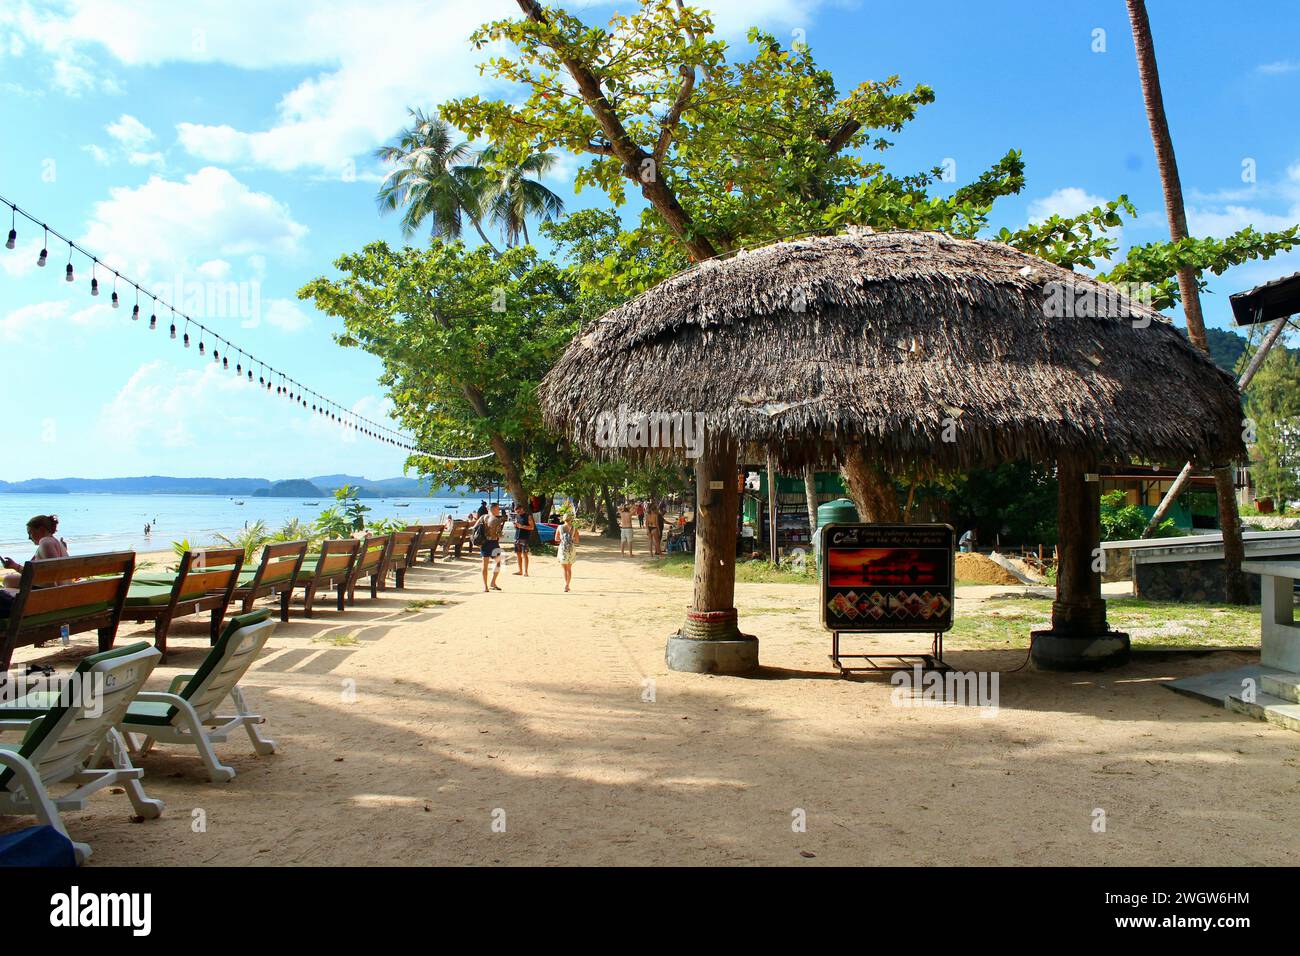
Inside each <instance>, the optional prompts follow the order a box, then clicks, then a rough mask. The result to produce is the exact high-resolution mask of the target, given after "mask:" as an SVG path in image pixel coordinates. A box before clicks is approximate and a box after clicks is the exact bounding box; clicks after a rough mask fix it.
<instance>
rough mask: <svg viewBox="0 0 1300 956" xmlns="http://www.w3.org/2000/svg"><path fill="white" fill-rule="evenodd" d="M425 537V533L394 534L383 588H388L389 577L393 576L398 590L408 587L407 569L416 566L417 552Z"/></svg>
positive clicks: (399, 532)
mask: <svg viewBox="0 0 1300 956" xmlns="http://www.w3.org/2000/svg"><path fill="white" fill-rule="evenodd" d="M423 536H424V532H423V531H395V532H393V544H392V546H391V547H390V548H389V549H388V565H387V567H386V568H385V569H384V579H383V583H382V584H381V586H383V587H386V586H387V584H388V575H389V574H392V575H394V576H395V578H396V579H397V590H399V591H401V590H403V589H404V588H405V587H406V569H407V568H410V567H412V566H413V565H414V564H415V551H416V549H417V548H418V547H419V546H420V541H421V539H422V538H423Z"/></svg>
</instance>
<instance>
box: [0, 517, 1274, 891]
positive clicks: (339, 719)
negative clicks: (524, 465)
mask: <svg viewBox="0 0 1300 956" xmlns="http://www.w3.org/2000/svg"><path fill="white" fill-rule="evenodd" d="M643 544H644V542H641V546H643ZM643 561H644V557H641V558H638V559H636V560H626V559H620V558H619V557H618V555H617V549H616V548H613V547H611V546H609V545H608V544H606V543H604V542H596V541H594V540H591V539H588V540H584V545H583V548H582V549H581V553H580V560H579V563H578V565H577V568H576V575H575V583H576V586H577V590H576V591H575V592H574V593H572V594H564V593H562V589H563V584H562V580H561V577H560V573H559V569H558V568H557V567H556V565H555V563H554V560H553V559H546V558H538V559H537V560H536V561H535V562H534V566H533V574H532V576H531V577H529V578H520V577H515V576H512V575H510V574H509V572H510V571H512V570H513V567H508V568H507V571H506V573H504V574H503V576H502V582H503V585H504V587H505V591H504V592H502V593H492V594H484V593H482V585H481V581H480V579H479V576H478V568H477V561H473V562H471V561H469V560H462V561H459V562H456V561H453V562H451V563H450V564H445V563H443V562H439V563H438V565H437V566H436V567H434V568H432V569H426V568H421V569H418V570H416V571H414V572H412V574H411V575H410V577H409V578H408V587H407V590H406V591H405V592H397V591H392V590H390V591H387V592H385V593H384V594H383V595H382V596H381V598H380V599H379V600H377V601H373V602H372V601H369V600H368V599H367V600H362V599H361V598H360V596H359V597H358V603H357V606H356V608H355V609H353V610H350V611H349V612H348V613H346V614H344V615H342V616H339V615H337V614H335V613H334V612H333V611H320V612H318V617H317V619H316V620H314V621H304V620H302V619H301V618H300V617H299V616H298V615H296V614H295V616H294V619H293V620H292V621H291V622H290V623H289V624H287V625H282V626H281V628H280V629H279V630H278V631H277V633H276V634H275V635H274V637H273V638H272V640H271V643H270V645H269V651H268V653H267V654H266V655H265V657H264V658H263V659H262V660H261V661H260V662H259V663H258V664H257V665H256V667H255V669H254V670H253V671H252V672H251V673H250V675H249V677H248V678H247V680H246V682H245V687H246V691H247V693H248V696H249V698H250V701H251V702H252V703H253V705H254V706H256V707H258V708H260V709H262V710H263V711H264V712H265V713H266V714H267V715H268V717H269V722H268V724H267V728H266V729H267V733H268V734H269V735H270V736H272V737H274V738H275V739H276V740H277V741H278V742H279V744H280V745H281V751H280V753H278V754H276V755H274V756H271V757H256V756H254V755H253V754H252V752H251V748H250V747H249V746H248V743H247V740H246V739H244V738H232V741H231V742H230V743H228V744H226V745H224V746H223V747H222V748H221V753H222V755H223V759H225V760H226V761H227V762H228V763H230V764H231V765H232V766H234V767H235V768H236V770H237V771H238V776H237V777H236V778H235V780H233V781H232V782H231V783H229V784H224V785H213V784H209V783H208V782H207V781H206V778H205V777H204V775H203V774H202V771H201V768H200V766H199V763H198V760H197V758H196V756H195V755H194V754H193V753H191V752H184V751H179V750H177V749H175V748H172V749H168V750H163V751H161V752H157V753H155V754H153V755H150V756H148V757H147V758H145V759H143V760H142V761H141V763H142V766H144V767H145V769H146V774H147V775H146V778H145V785H146V788H147V789H148V791H149V792H150V794H151V795H152V796H156V797H160V798H162V799H163V800H164V801H165V802H166V804H167V811H166V813H165V814H164V815H163V817H162V818H161V819H159V820H152V821H147V822H144V823H138V824H137V823H132V822H130V821H129V820H128V813H129V805H128V804H127V802H126V800H125V798H123V797H119V796H111V795H104V794H101V795H98V796H97V797H95V798H94V799H93V800H92V802H91V806H90V808H89V809H87V810H86V811H84V812H79V813H69V814H67V815H66V819H67V822H68V825H69V827H70V829H71V830H72V831H73V833H74V834H75V835H76V836H77V838H78V839H84V840H88V841H89V842H91V844H92V845H93V846H94V849H95V857H94V859H93V861H92V865H93V864H100V865H123V864H154V865H157V864H173V863H175V864H205V863H211V864H226V865H247V864H312V865H357V864H394V863H396V864H481V863H486V864H492V863H502V864H577V863H582V864H637V863H643V864H687V865H695V864H726V863H763V864H772V863H776V864H801V865H816V864H818V863H832V864H885V863H899V864H1017V863H1025V864H1029V863H1062V864H1064V863H1081V864H1095V865H1115V864H1145V865H1162V864H1225V865H1241V864H1290V863H1292V862H1294V860H1295V856H1296V852H1297V850H1298V849H1300V837H1298V836H1297V834H1298V833H1300V830H1298V829H1297V827H1296V821H1297V819H1300V735H1296V734H1293V733H1288V732H1287V731H1284V730H1281V729H1278V728H1276V727H1273V726H1270V725H1266V724H1261V723H1257V722H1254V721H1251V720H1248V719H1245V718H1242V717H1238V716H1234V715H1230V714H1227V713H1225V712H1223V711H1216V710H1214V709H1212V708H1209V707H1207V706H1205V705H1203V704H1199V703H1197V702H1195V701H1191V700H1188V699H1185V698H1183V697H1180V696H1178V695H1175V694H1172V693H1170V692H1169V691H1167V690H1165V689H1163V688H1162V687H1160V683H1161V682H1162V681H1163V680H1166V679H1169V678H1173V677H1178V676H1183V675H1184V674H1187V673H1192V672H1194V671H1199V670H1208V669H1219V668H1223V667H1229V666H1237V665H1238V664H1240V663H1244V662H1245V661H1246V660H1247V659H1248V658H1247V656H1246V655H1213V656H1211V657H1207V658H1189V657H1186V656H1180V657H1178V658H1176V659H1170V660H1166V661H1160V660H1143V661H1141V662H1139V663H1135V664H1133V665H1132V666H1130V667H1128V668H1126V669H1124V670H1122V671H1120V672H1117V673H1111V674H1104V675H1101V676H1099V677H1093V676H1087V675H1054V674H1045V673H1036V672H1033V671H1020V672H1017V673H1008V674H1004V675H1002V677H1001V681H1000V691H1001V700H1000V704H1001V706H1000V708H999V709H998V710H997V711H996V713H995V714H994V715H993V716H981V711H980V710H978V709H975V708H961V707H900V706H896V705H894V704H893V703H891V691H892V688H891V686H890V684H889V683H888V680H887V679H885V678H883V677H871V678H864V679H854V680H843V679H840V678H838V677H836V676H835V675H834V674H833V672H832V671H831V669H830V666H829V663H828V661H827V659H826V653H827V650H828V638H827V637H826V636H825V635H824V634H823V633H822V632H821V631H820V629H819V628H818V626H817V615H816V598H815V591H814V590H813V589H812V588H809V587H806V586H801V585H742V586H741V587H740V588H739V589H738V596H737V605H738V606H739V607H740V609H741V614H742V621H743V624H744V626H745V627H746V628H747V629H748V630H749V631H751V632H753V633H756V634H758V635H759V637H760V638H761V640H762V659H763V663H764V665H765V666H764V670H763V672H762V673H761V674H760V675H759V676H757V677H753V678H734V677H707V676H699V675H689V674H678V673H674V672H671V671H669V670H667V668H666V667H665V666H664V661H663V649H664V639H665V636H666V635H667V634H668V632H669V631H670V630H672V629H674V627H675V626H676V625H677V624H678V623H679V619H680V617H681V614H682V611H683V609H684V608H685V606H686V604H687V602H688V600H689V595H690V582H689V581H682V580H677V579H672V578H667V577H663V576H660V575H657V574H654V573H652V572H650V571H648V570H646V569H645V568H644V567H642V564H643ZM995 590H998V591H1003V592H1004V591H1006V590H1007V589H1006V588H996V589H995ZM972 596H974V595H972ZM981 596H982V595H981ZM431 599H438V600H443V601H445V602H446V603H445V604H443V605H441V606H432V607H425V608H420V609H415V610H408V609H407V606H408V603H409V602H411V601H421V600H431ZM173 635H174V636H173V647H174V648H175V650H174V652H173V654H172V656H171V658H170V659H169V661H168V663H167V665H165V666H162V667H160V668H159V669H158V670H157V671H156V672H155V675H154V678H153V683H154V685H156V686H159V687H162V686H165V685H166V683H167V681H168V680H169V679H170V675H171V674H174V673H177V672H181V671H188V670H192V669H193V668H194V666H195V665H196V664H197V663H198V661H199V660H200V659H201V657H202V654H203V650H204V648H205V646H206V641H205V640H204V636H203V631H202V628H201V626H199V625H195V624H178V625H177V626H176V628H175V629H174V631H173ZM123 637H125V629H124V635H123ZM901 643H910V644H911V645H912V646H914V647H917V648H919V647H920V646H921V645H922V644H923V643H924V641H923V640H922V639H917V640H915V641H910V642H909V641H908V640H907V639H904V640H903V641H902V642H901ZM899 645H900V641H898V640H894V641H892V642H891V646H893V647H898V646H899ZM83 650H84V648H83ZM42 656H46V657H50V656H53V657H57V658H63V659H64V660H65V661H66V658H67V652H61V653H53V652H52V651H51V650H49V649H46V650H33V649H30V648H28V649H26V653H25V654H20V655H19V660H20V661H24V660H32V659H36V658H40V657H42ZM1023 657H1024V652H1023V650H1019V651H984V650H978V651H977V650H966V651H963V650H962V649H961V647H960V646H951V645H950V649H949V659H950V662H951V663H953V664H954V665H955V666H956V667H958V668H960V669H966V670H991V669H1010V668H1012V667H1015V666H1016V665H1017V664H1019V663H1020V662H1021V660H1023ZM1097 810H1102V811H1104V813H1105V832H1094V821H1095V819H1096V813H1095V811H1097ZM799 819H803V820H805V821H806V831H805V832H797V831H796V829H795V828H794V827H793V826H792V824H796V823H797V822H798V820H799ZM27 823H30V818H27V819H25V820H24V819H20V818H12V817H10V818H0V829H12V828H15V827H17V826H22V825H26V824H27ZM502 827H504V830H503V832H501V831H502ZM808 854H812V855H811V856H810V855H808Z"/></svg>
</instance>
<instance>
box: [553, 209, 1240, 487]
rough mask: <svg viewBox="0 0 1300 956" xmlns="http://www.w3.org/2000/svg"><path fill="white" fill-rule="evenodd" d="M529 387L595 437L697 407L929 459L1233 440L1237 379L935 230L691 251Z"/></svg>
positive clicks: (1033, 262)
mask: <svg viewBox="0 0 1300 956" xmlns="http://www.w3.org/2000/svg"><path fill="white" fill-rule="evenodd" d="M1067 292H1068V293H1069V295H1068V296H1066V295H1065V293H1067ZM1066 298H1069V300H1070V305H1071V306H1074V308H1073V310H1072V312H1071V310H1070V309H1069V308H1068V307H1067V308H1066V309H1064V310H1063V309H1062V308H1060V306H1062V305H1063V303H1064V299H1066ZM1089 306H1094V307H1098V306H1099V307H1100V309H1099V310H1100V315H1096V314H1094V313H1095V312H1096V311H1097V309H1096V308H1094V309H1092V310H1090V309H1089ZM1062 311H1067V312H1070V313H1071V314H1065V315H1061V314H1059V313H1060V312H1062ZM1049 313H1052V314H1049ZM1081 313H1082V314H1081ZM540 397H541V401H542V407H543V410H544V412H545V415H546V418H547V420H548V422H549V423H550V424H551V425H552V426H554V427H556V428H558V429H559V430H561V431H564V432H565V433H567V434H568V435H570V436H571V437H572V438H573V439H574V440H575V441H577V442H578V443H579V444H580V445H582V446H583V447H585V448H587V449H589V450H592V451H596V452H600V451H602V450H603V449H604V450H608V449H607V448H604V446H602V445H601V444H600V443H599V442H598V441H597V438H598V436H597V427H598V422H600V421H602V416H605V417H604V418H603V420H604V421H605V422H607V421H608V417H607V416H609V415H611V414H612V413H616V412H617V411H618V410H619V408H620V406H621V407H624V408H626V409H627V410H629V413H631V414H638V413H656V412H657V413H672V412H679V411H680V412H692V413H701V414H702V415H703V416H704V417H703V421H704V424H705V427H706V429H707V430H708V432H709V433H710V434H715V435H716V434H718V433H719V432H725V433H728V434H730V435H732V436H735V437H736V438H737V439H738V440H739V441H740V442H741V444H742V447H743V449H744V452H743V454H746V455H754V454H755V453H759V452H764V451H765V450H766V448H769V447H770V448H772V449H773V450H774V451H775V452H776V454H777V458H778V461H779V462H780V463H781V464H782V465H784V466H787V467H794V466H798V465H802V464H803V463H805V462H808V461H828V460H830V459H831V458H832V457H833V451H834V449H835V448H836V447H838V446H842V445H844V444H845V443H848V442H862V443H864V444H865V445H866V447H867V448H868V450H869V452H870V453H871V455H872V456H873V457H876V458H878V459H879V460H881V461H882V462H883V463H886V464H889V465H893V466H899V465H903V466H916V465H922V466H923V465H926V464H930V465H932V466H934V467H940V468H970V467H978V466H982V465H988V464H992V463H996V462H1000V461H1006V460H1010V459H1030V460H1035V461H1051V460H1053V459H1055V458H1056V457H1057V454H1058V452H1060V451H1061V450H1063V449H1068V450H1076V451H1081V452H1089V453H1093V454H1096V455H1097V456H1099V457H1104V458H1111V459H1120V460H1123V459H1134V458H1138V459H1146V460H1151V461H1168V462H1183V461H1185V460H1188V459H1192V460H1196V461H1199V462H1202V463H1207V464H1209V463H1214V464H1217V463H1225V462H1228V461H1232V460H1237V459H1240V458H1242V457H1244V454H1245V449H1244V447H1243V445H1242V440H1241V417H1242V416H1241V407H1240V396H1239V394H1238V391H1237V388H1236V384H1235V382H1234V380H1233V379H1232V377H1231V376H1229V375H1227V374H1226V373H1224V372H1223V371H1221V370H1220V369H1219V368H1218V367H1217V366H1216V365H1215V364H1214V363H1213V362H1212V361H1211V360H1210V359H1209V358H1208V357H1206V356H1205V355H1204V354H1202V353H1201V352H1199V351H1198V350H1196V349H1195V348H1193V347H1192V346H1191V345H1190V344H1189V343H1188V342H1187V340H1186V339H1185V338H1184V336H1183V335H1182V334H1180V333H1179V332H1178V331H1177V330H1176V329H1174V328H1173V326H1172V325H1170V324H1169V322H1168V320H1166V319H1165V318H1164V317H1163V316H1160V315H1159V314H1158V313H1156V312H1154V311H1152V310H1150V309H1148V308H1145V307H1143V306H1141V305H1139V304H1137V303H1135V302H1130V301H1129V300H1127V299H1123V298H1121V297H1118V296H1117V294H1116V291H1115V289H1114V288H1113V287H1112V286H1108V285H1105V284H1102V283H1098V282H1095V281H1093V280H1090V279H1088V278H1087V277H1085V276H1083V275H1081V274H1077V273H1073V272H1070V271H1068V270H1066V269H1063V268H1060V267H1058V266H1055V265H1053V264H1051V263H1048V262H1045V261H1043V260H1041V259H1037V258H1035V257H1033V256H1029V255H1026V254H1024V253H1022V252H1018V251H1016V250H1015V249H1012V248H1010V247H1008V246H1005V245H1002V244H1000V243H995V242H987V241H983V240H965V239H955V238H952V237H949V236H945V235H942V234H935V233H922V232H884V233H870V232H860V231H856V230H855V231H851V232H850V233H848V234H845V235H838V236H833V237H819V238H812V239H801V240H795V241H789V242H781V243H777V244H775V245H770V246H766V247H763V248H761V249H757V250H754V251H749V252H743V253H739V254H737V255H735V256H733V257H731V258H727V259H723V260H717V261H712V262H706V263H704V264H701V265H699V266H696V267H694V268H692V269H691V270H689V271H687V272H684V273H682V274H680V275H678V276H675V277H673V278H671V279H668V280H666V281H664V282H662V283H660V284H659V285H658V286H656V287H654V288H653V289H650V290H648V291H647V292H645V293H643V294H642V295H640V296H638V297H637V298H635V299H632V300H631V301H629V302H626V303H624V304H623V305H621V306H619V307H618V308H616V309H614V310H612V311H611V312H609V313H608V314H607V315H605V316H604V317H603V318H601V319H600V320H599V321H597V322H595V323H592V324H591V325H589V326H588V327H587V328H586V329H584V330H583V331H582V332H581V333H580V334H579V335H578V336H577V337H576V338H575V339H574V340H573V342H571V343H570V345H569V347H568V348H567V349H566V351H565V353H564V355H563V357H562V358H561V359H560V361H559V363H558V364H557V365H556V366H555V368H554V369H553V370H552V371H551V373H550V374H549V375H548V376H547V377H546V379H545V380H544V381H543V383H542V386H541V389H540ZM945 429H946V431H947V436H948V437H949V438H951V439H953V440H950V441H945V440H943V439H944V436H945ZM602 441H603V442H604V443H605V445H607V444H608V439H607V438H603V439H602ZM617 451H618V452H619V453H625V450H624V449H617ZM626 453H630V454H633V455H635V454H640V453H641V451H640V450H639V449H631V450H627V451H626Z"/></svg>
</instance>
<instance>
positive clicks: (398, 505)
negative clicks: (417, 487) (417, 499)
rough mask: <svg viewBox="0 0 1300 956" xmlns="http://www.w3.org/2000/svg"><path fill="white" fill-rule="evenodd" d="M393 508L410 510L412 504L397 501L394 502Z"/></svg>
mask: <svg viewBox="0 0 1300 956" xmlns="http://www.w3.org/2000/svg"><path fill="white" fill-rule="evenodd" d="M393 507H394V508H409V507H411V503H410V502H409V501H395V502H393Z"/></svg>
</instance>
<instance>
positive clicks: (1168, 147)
mask: <svg viewBox="0 0 1300 956" xmlns="http://www.w3.org/2000/svg"><path fill="white" fill-rule="evenodd" d="M1128 16H1129V22H1130V24H1132V27H1133V45H1134V47H1135V48H1136V50H1137V62H1138V79H1139V81H1140V82H1141V84H1142V97H1143V99H1144V100H1145V101H1146V109H1147V122H1148V124H1149V125H1150V126H1151V140H1152V142H1153V144H1154V145H1155V150H1156V167H1157V169H1159V171H1160V184H1161V186H1162V187H1163V189H1164V193H1165V214H1166V215H1167V217H1168V219H1169V237H1170V238H1171V239H1172V240H1173V241H1174V242H1178V241H1179V240H1182V239H1186V238H1187V210H1186V209H1185V208H1184V206H1183V186H1182V181H1181V180H1180V179H1179V176H1178V162H1177V160H1176V159H1175V157H1174V141H1173V137H1172V136H1171V135H1170V133H1169V120H1168V118H1167V117H1166V116H1165V101H1164V96H1163V94H1162V92H1161V89H1160V71H1159V69H1158V68H1157V67H1156V48H1155V41H1154V40H1153V39H1152V36H1151V21H1150V19H1149V18H1148V17H1147V6H1146V0H1128ZM1178 290H1179V293H1180V296H1181V298H1182V301H1183V314H1184V315H1186V316H1187V337H1188V339H1190V340H1191V342H1192V344H1193V345H1195V346H1196V347H1197V348H1199V349H1201V351H1203V352H1206V353H1207V354H1208V353H1209V350H1210V349H1209V345H1208V343H1207V342H1206V338H1205V318H1204V316H1203V315H1202V314H1201V293H1200V289H1199V287H1198V286H1197V282H1196V272H1195V270H1193V269H1190V268H1182V269H1179V270H1178ZM1214 485H1215V490H1216V491H1217V492H1218V498H1219V527H1220V528H1222V529H1223V564H1224V573H1225V582H1224V590H1225V597H1226V598H1227V600H1228V602H1229V603H1230V604H1245V603H1247V601H1248V596H1247V591H1246V578H1245V575H1243V574H1242V573H1241V562H1242V558H1243V557H1244V556H1245V546H1244V544H1243V542H1242V538H1241V519H1240V517H1239V516H1238V514H1237V497H1236V487H1235V483H1234V482H1233V478H1232V469H1231V468H1226V467H1225V468H1216V469H1214ZM1173 493H1174V489H1171V493H1170V495H1168V496H1166V501H1163V502H1161V505H1160V510H1158V511H1157V513H1156V515H1155V516H1153V519H1152V521H1153V523H1156V522H1158V520H1159V518H1160V517H1162V516H1163V511H1164V510H1165V509H1167V508H1168V505H1169V503H1172V498H1173Z"/></svg>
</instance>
